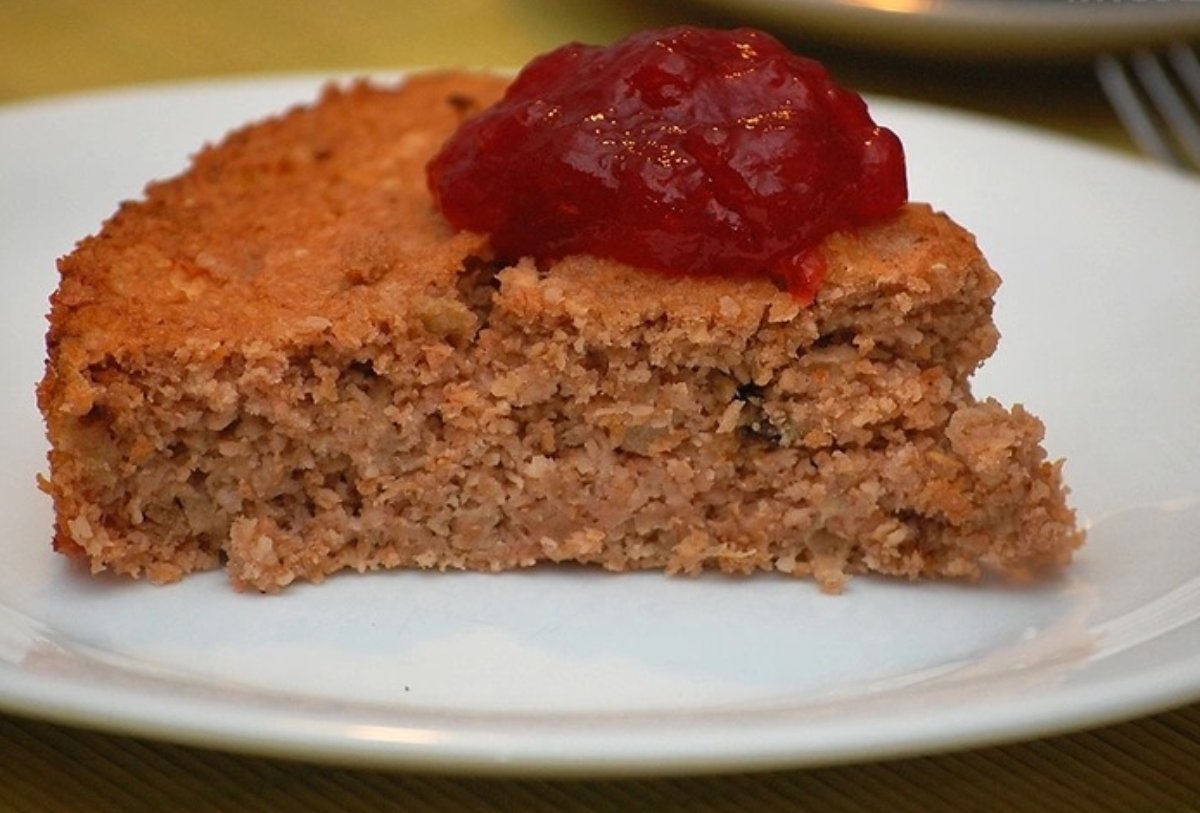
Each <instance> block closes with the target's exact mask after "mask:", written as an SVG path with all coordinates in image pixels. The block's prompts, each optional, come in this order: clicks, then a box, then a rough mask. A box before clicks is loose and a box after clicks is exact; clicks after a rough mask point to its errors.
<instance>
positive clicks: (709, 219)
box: [428, 26, 908, 302]
mask: <svg viewBox="0 0 1200 813" xmlns="http://www.w3.org/2000/svg"><path fill="white" fill-rule="evenodd" d="M428 180H429V187H430V189H431V190H432V192H433V195H434V197H435V198H436V200H437V203H438V205H439V206H440V208H441V210H442V212H443V214H444V215H445V216H446V218H447V219H448V220H449V221H450V223H451V224H453V225H454V226H455V227H457V228H461V229H468V230H471V231H479V232H487V233H489V234H490V235H491V240H492V245H493V248H494V249H495V251H496V253H497V254H498V255H500V256H501V257H503V258H516V257H519V256H533V257H536V258H539V259H544V260H549V259H556V258H559V257H563V256H565V255H568V254H593V255H596V256H601V257H608V258H612V259H615V260H619V261H622V262H625V263H629V264H632V265H637V266H642V267H646V268H652V269H657V270H659V271H663V272H666V273H669V274H718V275H725V276H730V275H766V276H768V277H770V278H772V279H774V280H775V281H777V282H778V283H779V284H781V285H784V286H786V287H787V288H788V289H789V290H791V291H792V293H793V294H795V295H796V296H797V297H798V298H800V299H802V300H804V301H806V302H807V301H811V299H812V297H813V295H814V293H815V292H816V287H817V285H818V284H819V283H820V280H821V277H822V276H823V274H824V263H823V261H821V259H820V254H819V252H814V251H813V249H814V248H815V247H816V246H817V245H818V244H819V243H820V242H821V240H822V239H823V238H824V237H825V236H826V235H828V234H830V233H831V232H834V231H837V230H840V229H846V228H849V227H852V226H855V225H858V224H860V223H864V222H867V221H870V220H874V219H877V218H880V217H883V216H886V215H888V214H890V213H891V212H894V211H895V210H896V209H898V208H899V207H900V206H901V205H902V204H903V203H904V201H905V200H906V198H907V195H908V190H907V183H906V180H905V171H904V152H903V149H902V147H901V146H900V141H899V139H897V138H896V136H895V134H893V133H892V132H891V131H890V130H887V129H885V128H882V127H878V126H876V124H875V123H874V122H873V121H872V120H871V117H870V115H869V114H868V113H867V106H866V103H865V102H863V100H862V98H861V97H859V96H858V95H857V94H855V93H853V92H851V91H848V90H845V89H843V88H841V87H839V86H838V85H836V84H835V83H834V82H833V81H832V79H831V78H830V77H829V74H828V72H827V71H826V70H825V68H824V67H822V66H821V65H820V64H818V63H817V62H814V61H813V60H810V59H806V58H804V57H800V56H796V55H795V54H793V53H791V52H790V51H788V50H787V49H786V48H785V47H784V46H783V45H782V44H781V43H779V42H778V41H777V40H775V39H774V38H772V37H771V36H769V35H767V34H764V33H762V32H760V31H754V30H749V29H739V30H736V31H716V30H709V29H702V28H692V27H686V26H684V27H679V28H670V29H666V30H662V31H648V32H643V33H640V34H635V35H634V36H632V37H629V38H628V39H625V40H623V41H621V42H619V43H617V44H615V45H613V46H611V47H607V48H602V47H596V46H588V45H580V44H572V45H567V46H565V47H563V48H559V49H558V50H556V51H552V52H551V53H548V54H546V55H544V56H541V57H538V58H537V59H535V60H534V61H533V62H531V63H530V64H529V65H528V66H527V67H526V68H525V69H524V70H523V71H522V72H521V73H520V75H519V76H518V77H517V78H516V80H515V81H514V82H513V83H512V85H511V86H510V87H509V88H508V91H507V93H506V94H505V96H504V98H503V99H502V100H501V101H500V102H498V103H497V104H495V105H494V106H492V107H491V108H489V109H488V110H486V111H484V112H483V113H482V114H481V115H479V116H477V117H476V118H474V119H470V120H468V121H467V122H465V123H464V124H463V126H462V127H461V128H459V130H458V131H457V132H456V133H455V134H454V136H453V137H452V138H451V139H450V140H449V141H448V142H447V144H446V145H445V146H444V147H443V148H442V151H441V153H440V154H439V155H437V156H436V157H435V158H434V159H433V161H432V162H430V164H429V167H428Z"/></svg>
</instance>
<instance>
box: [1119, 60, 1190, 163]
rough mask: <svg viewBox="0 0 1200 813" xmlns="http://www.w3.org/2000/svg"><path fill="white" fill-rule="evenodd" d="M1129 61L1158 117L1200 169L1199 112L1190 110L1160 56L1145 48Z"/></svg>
mask: <svg viewBox="0 0 1200 813" xmlns="http://www.w3.org/2000/svg"><path fill="white" fill-rule="evenodd" d="M1130 60H1131V63H1132V64H1133V70H1134V73H1136V74H1137V76H1138V78H1139V79H1140V80H1141V82H1142V86H1143V87H1144V88H1145V89H1146V93H1147V94H1148V95H1149V96H1150V100H1151V101H1152V102H1154V106H1155V107H1156V108H1157V109H1158V112H1159V114H1160V115H1161V116H1162V117H1163V119H1164V120H1165V121H1166V123H1167V124H1168V126H1170V128H1171V131H1172V132H1173V133H1174V135H1175V138H1176V140H1177V141H1178V142H1179V146H1180V147H1181V148H1182V149H1183V151H1184V152H1185V153H1187V156H1188V158H1190V159H1191V161H1192V163H1193V164H1194V165H1195V166H1196V167H1200V113H1193V112H1192V111H1190V110H1189V109H1188V101H1187V99H1186V98H1184V96H1183V94H1182V93H1180V92H1179V90H1178V89H1177V88H1176V87H1175V85H1174V84H1172V83H1171V79H1170V77H1169V76H1168V75H1167V72H1166V70H1164V69H1163V65H1162V62H1160V61H1159V57H1157V56H1156V55H1154V54H1152V53H1150V52H1149V51H1147V50H1144V49H1143V50H1138V51H1134V53H1133V55H1132V57H1131V58H1130Z"/></svg>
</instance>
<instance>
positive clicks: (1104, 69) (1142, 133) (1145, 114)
mask: <svg viewBox="0 0 1200 813" xmlns="http://www.w3.org/2000/svg"><path fill="white" fill-rule="evenodd" d="M1096 78H1097V79H1099V81H1100V87H1101V88H1103V89H1104V93H1105V95H1106V96H1108V101H1109V103H1110V104H1111V105H1112V108H1113V111H1114V112H1115V113H1116V114H1117V118H1119V119H1120V120H1121V124H1122V126H1124V128H1125V132H1127V133H1129V137H1130V138H1132V139H1133V143H1134V144H1136V145H1137V147H1138V149H1139V150H1141V151H1142V152H1143V153H1145V154H1146V155H1149V156H1150V157H1151V158H1154V159H1156V160H1158V161H1161V162H1163V163H1165V164H1172V165H1174V166H1178V167H1181V166H1183V162H1182V161H1180V160H1179V157H1178V156H1176V155H1175V151H1174V150H1173V149H1171V145H1170V144H1169V143H1168V142H1167V140H1166V139H1165V138H1163V136H1162V133H1160V132H1159V129H1158V124H1157V123H1156V122H1155V121H1154V115H1153V113H1151V112H1150V109H1149V108H1148V107H1147V106H1146V103H1145V102H1143V101H1142V98H1141V97H1140V96H1139V95H1138V92H1137V90H1136V89H1135V88H1134V85H1133V81H1132V80H1131V79H1130V78H1129V74H1128V73H1126V72H1125V68H1124V67H1122V65H1121V63H1120V61H1119V60H1118V59H1117V58H1116V57H1115V56H1113V55H1111V54H1101V55H1100V56H1099V57H1098V58H1097V59H1096Z"/></svg>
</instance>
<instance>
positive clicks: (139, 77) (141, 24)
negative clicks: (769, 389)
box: [0, 0, 1200, 811]
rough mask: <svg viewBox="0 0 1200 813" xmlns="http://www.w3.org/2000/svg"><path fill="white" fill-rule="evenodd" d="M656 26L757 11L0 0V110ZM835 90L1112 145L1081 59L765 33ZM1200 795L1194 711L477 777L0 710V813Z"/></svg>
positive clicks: (460, 1)
mask: <svg viewBox="0 0 1200 813" xmlns="http://www.w3.org/2000/svg"><path fill="white" fill-rule="evenodd" d="M676 22H695V23H702V24H712V25H722V26H728V25H731V24H736V23H745V22H750V23H753V22H757V21H755V20H753V19H741V18H737V17H735V16H733V15H732V14H730V13H729V12H721V11H714V10H713V7H712V6H709V5H704V6H702V5H693V4H689V3H685V2H670V1H669V0H658V2H639V1H638V0H608V2H601V1H600V0H439V2H437V3H420V2H415V1H414V0H408V1H407V2H406V1H405V0H392V1H391V2H383V0H343V2H339V3H333V2H328V3H323V2H316V1H315V0H311V1H310V0H261V2H257V3H241V2H236V1H235V0H211V2H198V1H197V2H188V1H186V0H175V1H174V2H172V1H171V0H160V1H159V2H149V1H148V0H109V2H106V3H89V2H85V1H84V0H6V2H4V3H0V44H2V47H0V103H4V102H17V101H20V100H22V99H28V98H32V97H37V96H45V95H49V94H61V93H72V92H81V91H87V90H90V89H93V88H99V87H105V86H113V85H122V84H131V83H140V82H148V81H162V80H173V79H182V78H194V77H201V76H217V75H229V74H246V73H259V72H278V71H297V70H300V71H309V72H311V71H326V70H328V71H334V70H343V69H347V68H350V69H354V68H364V69H365V68H395V67H401V66H414V65H456V64H474V65H513V66H515V65H519V64H521V63H523V62H525V61H526V60H528V59H529V58H530V57H531V56H533V55H535V54H537V53H539V52H541V51H544V50H547V49H549V48H551V47H553V46H555V45H558V44H560V43H563V42H566V41H569V40H575V39H581V40H587V41H593V42H604V41H610V40H612V39H614V38H616V37H619V36H621V35H623V34H625V33H628V32H630V31H633V30H636V29H639V28H645V27H652V26H659V25H665V24H670V23H676ZM779 33H781V34H782V35H783V36H784V38H785V39H787V40H788V41H789V42H791V43H792V44H793V45H796V46H797V47H799V48H802V49H803V50H805V51H806V52H808V53H812V54H814V55H816V56H818V57H820V58H821V59H823V60H824V61H825V62H827V63H828V64H829V65H830V67H831V68H832V69H833V71H834V73H835V74H836V75H837V76H839V77H840V78H841V79H842V80H843V81H845V82H846V83H847V84H850V85H853V86H855V87H857V88H859V89H861V90H865V91H868V92H872V93H882V94H889V95H894V96H899V97H904V98H912V99H919V100H923V101H927V102H931V103H935V104H940V105H948V106H953V107H959V108H963V109H969V110H974V111H978V112H983V113H986V114H990V115H995V116H1000V117H1003V118H1005V119H1007V120H1011V121H1020V122H1024V123H1027V124H1031V125H1034V126H1037V127H1042V128H1048V129H1052V130H1055V131H1058V132H1062V133H1067V134H1070V135H1072V136H1075V137H1079V138H1082V139H1086V140H1089V141H1093V142H1099V143H1103V144H1107V145H1109V146H1111V147H1113V148H1114V149H1123V150H1129V149H1130V145H1129V143H1128V141H1127V140H1126V139H1125V137H1124V135H1123V134H1122V132H1121V130H1120V128H1119V126H1118V125H1117V123H1116V122H1115V120H1114V119H1113V117H1112V115H1111V113H1110V112H1109V110H1108V107H1107V105H1106V104H1105V101H1104V98H1103V97H1102V95H1101V94H1100V92H1099V91H1098V90H1097V88H1096V86H1095V83H1094V81H1093V78H1092V74H1091V70H1090V67H1089V66H1088V65H1087V64H1086V63H1084V62H1078V63H1055V64H1045V63H1044V64H1030V63H1028V62H1014V61H1007V62H1005V61H998V60H996V61H991V62H973V63H969V64H964V63H961V62H958V63H956V62H950V61H946V60H938V59H928V58H919V57H914V56H911V55H910V56H897V55H888V54H881V53H869V52H861V51H856V50H855V49H854V48H853V47H852V45H853V43H847V42H845V41H841V42H837V43H833V42H828V41H822V40H820V39H819V38H812V37H802V36H800V35H798V34H797V33H796V32H795V31H785V32H779ZM177 809H178V810H184V809H186V810H260V809H261V810H279V811H290V810H331V811H332V810H338V811H356V810H383V809H406V810H407V809H419V810H423V809H429V810H499V809H505V810H507V809H521V810H535V811H537V810H567V811H570V810H593V809H646V810H661V809H667V810H670V809H687V810H692V809H695V810H710V811H716V810H796V809H811V810H830V811H837V810H880V811H884V810H886V811H905V810H913V811H938V810H947V811H950V810H954V811H961V810H1039V811H1045V810H1060V809H1061V810H1072V811H1088V810H1156V811H1158V810H1200V705H1193V706H1189V707H1185V708H1182V709H1176V710H1173V711H1169V712H1166V713H1163V714H1159V715H1156V716H1153V717H1149V718H1145V719H1140V720H1133V721H1129V722H1125V723H1121V724H1118V725H1113V726H1108V727H1105V728H1101V729H1098V730H1093V731H1087V732H1082V733H1076V734H1070V735H1064V736H1058V737H1052V738H1048V739H1043V740H1039V741H1036V742H1029V743H1022V744H1017V745H1009V746H1004V747H992V748H983V749H977V750H974V751H968V752H963V753H955V754H947V755H939V756H929V757H921V758H914V759H905V760H895V761H890V762H883V763H871V764H865V765H853V766H843V767H829V768H819V769H810V770H796V771H786V772H776V773H767V774H745V775H732V776H701V777H685V778H669V779H638V780H607V781H588V782H579V781H570V782H564V781H545V780H496V779H474V778H462V777H437V776H426V775H420V774H399V773H387V772H380V771H365V770H355V769H349V768H336V767H325V766H313V765H308V764H300V763H292V762H287V761H282V760H273V759H265V758H258V757H246V756H241V755H234V754H227V753H220V752H212V751H205V750H200V749H194V748H188V747H184V746H178V745H172V744H165V743H156V742H148V741H143V740H139V739H135V738H129V737H123V736H115V735H111V734H106V733H98V732H92V731H81V730H76V729H72V728H67V727H62V726H58V725H53V724H50V723H45V722H41V721H37V720H30V719H24V718H21V717H19V716H11V715H0V810H20V811H27V810H125V811H133V810H156V811H169V810H177Z"/></svg>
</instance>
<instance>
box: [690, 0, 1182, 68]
mask: <svg viewBox="0 0 1200 813" xmlns="http://www.w3.org/2000/svg"><path fill="white" fill-rule="evenodd" d="M703 2H704V3H706V4H708V5H711V6H715V7H718V8H720V9H721V10H723V11H725V12H727V13H730V12H731V13H734V14H735V15H744V16H745V17H746V19H747V22H756V21H763V22H770V23H774V24H776V25H779V26H782V27H785V28H788V29H790V30H791V31H793V32H795V33H796V34H797V35H800V36H804V35H814V36H823V37H826V38H830V37H832V38H835V39H836V40H837V41H839V42H840V43H841V44H844V45H847V46H851V47H862V46H869V45H874V46H882V47H887V48H894V49H899V50H904V51H909V52H914V53H923V54H930V53H941V54H952V55H954V56H957V57H971V56H979V57H987V58H996V57H1002V58H1012V57H1020V58H1035V59H1046V58H1053V57H1063V56H1078V55H1086V54H1089V53H1095V52H1096V51H1098V50H1103V49H1114V48H1116V49H1119V48H1128V47H1131V46H1135V45H1145V44H1153V43H1156V42H1157V43H1162V42H1167V41H1170V40H1172V39H1185V38H1187V37H1195V36H1200V0H1152V1H1151V2H1147V1H1146V0H703Z"/></svg>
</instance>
